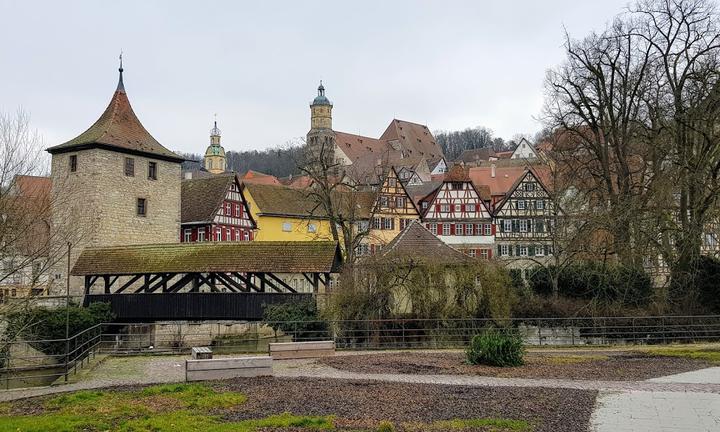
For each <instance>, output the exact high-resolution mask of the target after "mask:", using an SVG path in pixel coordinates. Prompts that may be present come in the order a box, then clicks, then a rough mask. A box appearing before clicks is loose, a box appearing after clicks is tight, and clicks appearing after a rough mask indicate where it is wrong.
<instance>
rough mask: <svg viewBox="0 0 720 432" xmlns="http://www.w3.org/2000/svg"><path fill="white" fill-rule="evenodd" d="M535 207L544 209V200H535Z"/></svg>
mask: <svg viewBox="0 0 720 432" xmlns="http://www.w3.org/2000/svg"><path fill="white" fill-rule="evenodd" d="M535 208H536V209H538V210H544V209H545V200H537V201H535Z"/></svg>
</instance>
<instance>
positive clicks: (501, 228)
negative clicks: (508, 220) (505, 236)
mask: <svg viewBox="0 0 720 432" xmlns="http://www.w3.org/2000/svg"><path fill="white" fill-rule="evenodd" d="M498 222H499V223H500V232H505V221H504V220H502V219H500V220H498Z"/></svg>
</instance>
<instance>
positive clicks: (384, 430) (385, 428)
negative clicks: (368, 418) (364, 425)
mask: <svg viewBox="0 0 720 432" xmlns="http://www.w3.org/2000/svg"><path fill="white" fill-rule="evenodd" d="M377 432H395V425H393V424H392V423H391V422H389V421H387V420H383V421H381V422H380V423H378V427H377Z"/></svg>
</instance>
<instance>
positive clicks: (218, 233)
mask: <svg viewBox="0 0 720 432" xmlns="http://www.w3.org/2000/svg"><path fill="white" fill-rule="evenodd" d="M215 241H222V228H216V229H215Z"/></svg>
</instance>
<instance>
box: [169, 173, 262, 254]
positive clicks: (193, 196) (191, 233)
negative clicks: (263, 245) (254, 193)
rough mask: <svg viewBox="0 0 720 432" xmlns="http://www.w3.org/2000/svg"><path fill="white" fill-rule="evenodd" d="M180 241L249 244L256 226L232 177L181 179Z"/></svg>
mask: <svg viewBox="0 0 720 432" xmlns="http://www.w3.org/2000/svg"><path fill="white" fill-rule="evenodd" d="M181 186H182V187H181V210H182V211H181V216H182V223H181V226H180V241H181V242H203V241H250V240H253V239H254V236H255V229H256V224H255V220H254V219H253V217H252V215H251V214H250V211H249V209H248V206H247V201H246V200H245V197H244V196H243V193H242V191H241V190H240V181H239V180H238V178H237V176H236V175H235V174H234V173H232V174H222V175H216V176H213V177H209V178H200V179H191V180H183V181H182V184H181Z"/></svg>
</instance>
